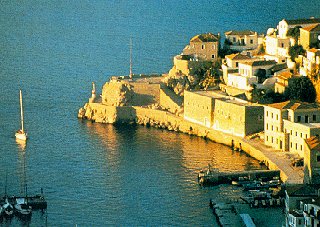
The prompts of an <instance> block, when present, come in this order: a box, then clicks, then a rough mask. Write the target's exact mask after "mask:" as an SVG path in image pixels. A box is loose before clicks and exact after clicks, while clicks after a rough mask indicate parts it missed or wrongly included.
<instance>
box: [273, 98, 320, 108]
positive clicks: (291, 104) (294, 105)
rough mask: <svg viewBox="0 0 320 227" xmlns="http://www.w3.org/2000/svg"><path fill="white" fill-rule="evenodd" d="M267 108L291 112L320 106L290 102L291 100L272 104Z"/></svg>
mask: <svg viewBox="0 0 320 227" xmlns="http://www.w3.org/2000/svg"><path fill="white" fill-rule="evenodd" d="M268 106H270V107H273V108H276V109H291V110H297V109H315V108H320V106H319V105H318V104H317V103H308V102H298V101H291V100H288V101H285V102H279V103H272V104H269V105H268Z"/></svg>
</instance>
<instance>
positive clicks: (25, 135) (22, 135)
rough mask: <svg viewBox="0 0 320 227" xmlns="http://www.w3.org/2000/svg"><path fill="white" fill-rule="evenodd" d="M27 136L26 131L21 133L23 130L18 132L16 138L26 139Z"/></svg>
mask: <svg viewBox="0 0 320 227" xmlns="http://www.w3.org/2000/svg"><path fill="white" fill-rule="evenodd" d="M27 138H28V137H27V134H26V133H21V132H17V133H16V139H18V140H22V141H26V140H27Z"/></svg>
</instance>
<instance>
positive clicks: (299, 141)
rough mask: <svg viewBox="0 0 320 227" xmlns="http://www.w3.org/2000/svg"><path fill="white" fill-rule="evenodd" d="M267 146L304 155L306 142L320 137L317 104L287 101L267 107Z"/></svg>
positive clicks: (318, 108) (265, 110) (319, 114)
mask: <svg viewBox="0 0 320 227" xmlns="http://www.w3.org/2000/svg"><path fill="white" fill-rule="evenodd" d="M264 119H265V125H264V130H265V144H266V145H268V146H271V147H273V148H274V149H278V150H283V151H290V152H295V153H297V154H299V155H300V156H301V157H303V155H304V140H305V139H307V138H310V137H311V136H314V135H320V107H319V105H318V104H316V103H304V102H294V101H286V102H282V103H274V104H270V105H267V106H265V108H264Z"/></svg>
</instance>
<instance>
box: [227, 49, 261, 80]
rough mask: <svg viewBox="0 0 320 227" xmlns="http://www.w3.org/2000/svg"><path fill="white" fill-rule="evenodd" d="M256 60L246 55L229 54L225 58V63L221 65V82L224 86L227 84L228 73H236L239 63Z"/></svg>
mask: <svg viewBox="0 0 320 227" xmlns="http://www.w3.org/2000/svg"><path fill="white" fill-rule="evenodd" d="M256 60H257V59H256V58H252V57H250V56H248V55H243V54H240V53H237V54H230V55H226V56H225V61H224V63H223V64H222V66H221V68H222V73H223V80H224V82H225V84H228V74H229V73H237V72H238V67H239V63H245V62H251V61H256Z"/></svg>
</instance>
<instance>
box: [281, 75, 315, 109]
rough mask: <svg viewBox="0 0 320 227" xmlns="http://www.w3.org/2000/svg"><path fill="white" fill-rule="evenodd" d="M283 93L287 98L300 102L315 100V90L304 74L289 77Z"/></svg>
mask: <svg viewBox="0 0 320 227" xmlns="http://www.w3.org/2000/svg"><path fill="white" fill-rule="evenodd" d="M284 95H285V97H286V98H287V99H290V100H299V101H302V102H310V103H312V102H315V100H316V90H315V88H314V86H313V84H312V82H311V80H310V79H309V78H308V77H305V76H301V77H294V78H291V79H290V80H289V84H288V87H287V89H286V90H285V92H284Z"/></svg>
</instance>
